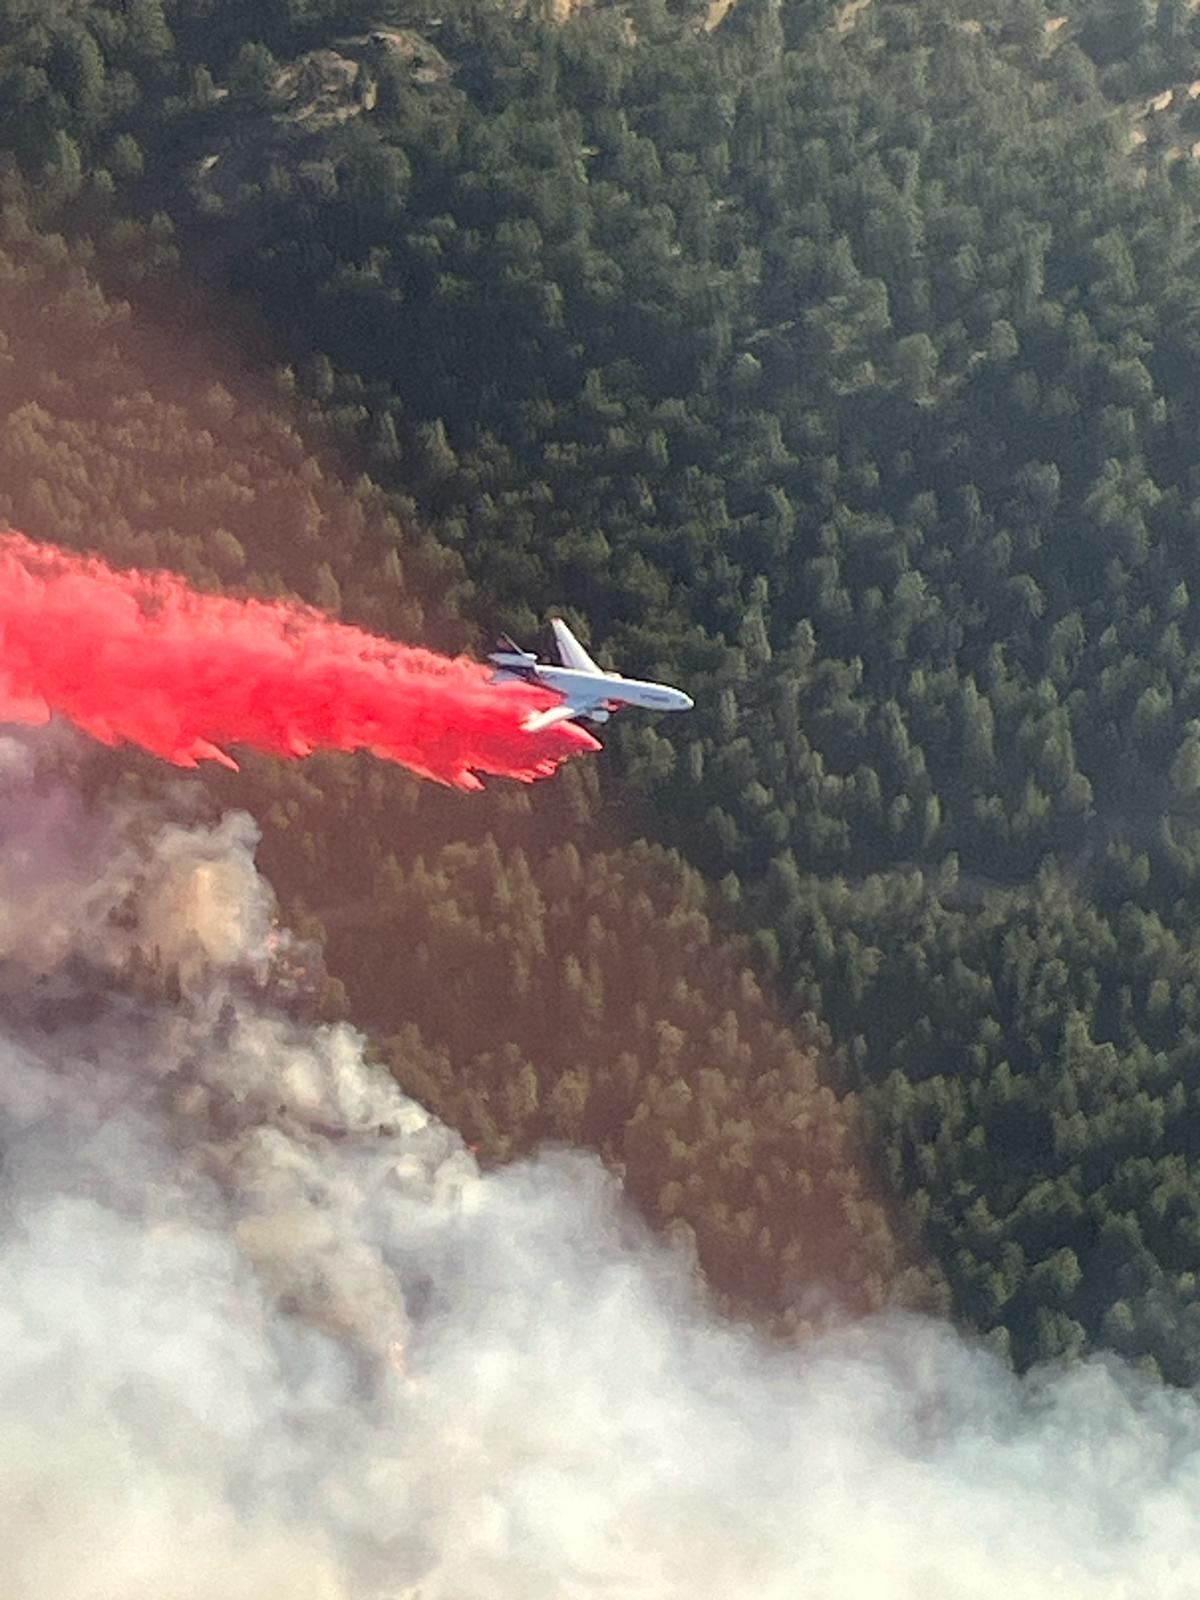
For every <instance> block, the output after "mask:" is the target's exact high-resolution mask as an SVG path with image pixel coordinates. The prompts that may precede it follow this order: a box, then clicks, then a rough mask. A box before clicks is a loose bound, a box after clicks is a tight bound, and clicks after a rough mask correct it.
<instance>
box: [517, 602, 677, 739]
mask: <svg viewBox="0 0 1200 1600" xmlns="http://www.w3.org/2000/svg"><path fill="white" fill-rule="evenodd" d="M551 626H552V627H553V629H554V638H555V642H556V643H557V645H558V654H559V658H560V660H561V661H562V666H560V667H556V666H552V665H551V666H547V665H545V664H544V663H542V662H540V661H539V660H538V658H537V656H536V655H534V654H533V653H532V651H529V650H522V649H521V647H520V645H516V644H514V643H513V642H512V640H511V639H510V638H509V637H508V636H507V634H502V635H501V636H500V648H499V649H498V650H494V651H493V652H492V653H491V655H490V656H489V657H488V659H489V660H490V661H494V662H495V664H496V666H497V667H498V668H499V669H500V670H499V671H498V672H496V673H494V674H493V677H492V682H493V683H504V682H505V681H506V680H509V679H512V678H522V679H524V681H525V682H526V683H537V684H540V685H541V686H542V688H543V689H552V690H554V692H555V693H556V694H561V695H562V696H563V700H562V704H561V705H557V706H551V707H550V709H549V710H548V711H535V712H534V714H533V716H531V717H529V718H528V719H527V720H526V722H525V724H524V727H525V732H526V733H537V732H538V730H539V729H541V728H549V727H551V726H552V725H553V724H554V723H556V722H570V721H573V720H574V719H575V718H577V717H586V718H587V719H588V721H589V722H607V721H608V719H609V717H610V716H612V714H613V712H614V711H619V710H620V709H621V707H622V706H641V707H643V708H644V709H645V710H647V711H690V710H691V708H692V706H693V704H694V701H693V700H692V697H691V695H688V694H684V692H683V690H682V689H672V688H670V687H669V686H668V685H667V684H665V683H644V682H643V681H642V680H641V679H640V678H623V677H622V676H621V674H620V673H619V672H605V671H604V670H603V669H602V668H600V667H598V666H597V665H596V663H595V662H594V661H593V660H592V658H591V656H590V655H588V653H587V651H586V650H585V649H584V648H583V646H582V645H581V644H580V642H579V640H578V639H577V638H576V637H575V635H574V634H573V633H572V632H571V630H570V628H568V627H567V625H566V623H565V622H564V621H563V620H562V618H561V617H555V618H553V620H552V622H551Z"/></svg>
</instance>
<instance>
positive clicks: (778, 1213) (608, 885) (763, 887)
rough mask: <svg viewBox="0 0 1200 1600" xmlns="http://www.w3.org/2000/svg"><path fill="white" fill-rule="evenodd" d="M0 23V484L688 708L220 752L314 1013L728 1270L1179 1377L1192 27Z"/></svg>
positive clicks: (1189, 799) (114, 532)
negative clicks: (362, 1025) (243, 754)
mask: <svg viewBox="0 0 1200 1600" xmlns="http://www.w3.org/2000/svg"><path fill="white" fill-rule="evenodd" d="M0 45H2V47H3V48H2V51H0V89H2V91H3V93H2V94H0V145H2V146H3V147H4V148H6V149H7V150H9V151H10V152H11V158H10V160H9V163H8V165H7V167H6V169H5V173H4V185H5V191H6V200H7V205H6V209H5V212H4V224H3V226H4V235H3V238H2V239H0V249H2V250H3V252H4V254H3V281H2V283H0V327H2V328H3V330H4V333H5V338H6V345H5V347H4V349H3V351H2V352H0V355H2V357H3V367H2V369H0V389H2V391H3V398H4V412H5V417H4V422H3V425H2V429H0V460H2V463H3V472H2V473H0V496H3V498H2V499H0V509H2V510H3V512H4V514H5V515H7V516H8V517H9V518H10V519H11V520H12V521H13V522H15V523H17V524H19V525H21V526H23V527H24V528H25V529H26V530H27V531H28V532H30V533H31V534H33V535H35V536H39V537H44V538H53V539H58V540H60V541H62V542H66V543H72V544H85V545H86V544H94V545H97V546H99V547H100V548H101V549H103V550H104V552H105V553H106V554H108V555H110V556H111V557H112V558H114V559H118V560H127V561H135V560H136V561H151V560H156V561H162V562H165V563H169V564H170V565H172V566H175V567H176V568H178V569H179V570H181V571H184V572H186V573H187V574H188V575H189V576H190V577H192V578H193V579H195V580H196V581H200V582H204V583H209V584H216V583H222V584H228V585H235V586H238V587H241V588H248V589H254V590H257V591H258V592H273V593H280V592H296V593H300V594H303V595H304V596H305V597H306V598H309V599H313V600H316V601H317V602H318V603H320V604H322V605H325V606H327V607H329V608H330V609H332V610H335V611H338V612H340V614H342V615H344V616H346V617H347V618H351V619H353V620H355V621H360V622H364V623H366V624H368V625H370V626H375V627H380V628H385V629H387V630H389V631H391V632H394V633H397V634H399V635H401V636H404V637H408V638H422V639H425V640H427V641H429V642H431V643H435V644H439V645H442V646H447V647H460V646H463V645H466V644H473V645H475V646H478V644H479V642H480V641H481V639H482V637H483V632H484V630H486V629H489V628H490V627H492V626H493V625H500V626H505V627H508V628H510V629H512V630H513V631H515V632H516V633H517V634H518V635H519V636H522V637H524V638H525V639H527V640H532V639H533V637H534V635H535V634H536V632H537V629H538V625H539V623H540V622H541V621H542V619H543V618H544V616H545V614H546V612H547V611H548V610H549V609H550V608H564V609H565V610H566V613H567V615H568V616H570V617H571V618H572V620H574V621H577V622H578V623H579V626H580V630H581V632H582V633H583V634H584V636H585V637H590V638H591V639H592V640H593V641H594V642H595V644H596V646H597V649H598V652H599V654H600V657H601V659H602V660H612V661H614V662H619V663H620V664H622V665H623V666H628V667H629V668H630V669H631V670H636V671H639V672H643V673H646V674H649V675H654V676H662V677H666V678H670V679H672V680H674V681H679V682H684V683H686V684H687V686H688V688H689V690H691V691H692V692H693V693H694V694H695V695H696V698H697V709H696V711H694V712H693V713H691V714H690V715H689V716H688V717H687V718H683V719H677V720H676V721H672V722H670V723H667V722H663V723H661V724H652V723H650V722H648V721H646V720H638V719H637V718H635V717H630V718H629V719H627V721H626V722H625V723H624V724H621V723H617V724H615V725H613V727H612V729H611V732H606V736H605V737H606V741H607V744H608V749H607V751H606V752H605V754H604V756H603V757H601V758H599V759H598V760H597V761H596V762H594V763H592V764H590V765H588V766H587V767H580V768H578V769H576V770H574V771H571V772H569V773H567V774H565V775H564V776H563V778H562V779H560V780H558V781H557V782H556V783H555V784H552V785H546V786H544V788H543V789H541V790H539V791H537V792H535V793H532V794H529V795H526V794H524V793H519V794H506V793H504V792H501V791H494V792H493V793H492V795H491V796H490V797H489V798H487V799H485V800H482V801H479V802H477V803H475V804H474V805H471V804H464V803H463V802H462V801H461V800H460V799H458V798H457V797H453V796H443V795H441V794H439V793H437V792H436V791H430V790H428V789H427V788H422V787H420V786H418V785H415V784H413V783H410V782H409V781H408V780H406V779H403V778H401V777H399V776H397V775H395V774H384V773H380V772H379V771H378V770H377V768H375V767H374V766H373V765H372V764H371V763H370V762H367V761H362V762H358V761H353V762H352V761H339V762H334V761H329V760H320V761H314V762H311V763H308V764H306V765H305V766H303V767H295V768H291V767H286V768H285V767H281V766H279V765H278V764H269V763H248V777H247V778H245V779H243V780H234V779H232V778H230V777H228V776H226V775H218V776H217V777H216V778H215V779H213V780H212V786H213V788H214V791H215V792H217V793H219V794H220V796H221V798H222V799H223V800H227V801H232V802H235V803H242V804H249V805H250V806H251V809H253V810H254V811H255V812H256V814H257V815H258V816H260V818H261V819H262V821H263V825H264V828H265V830H266V832H265V838H264V846H263V859H264V863H265V864H266V866H267V869H268V871H269V872H270V873H271V874H272V876H273V877H274V879H275V881H276V882H277V883H278V884H279V886H280V889H281V892H282V894H283V896H284V902H285V909H286V910H287V913H288V915H289V916H290V917H292V918H293V919H294V920H298V921H299V922H300V924H301V925H302V926H303V927H304V928H305V929H307V930H308V931H310V932H312V933H313V934H314V935H316V936H317V937H319V938H321V939H323V941H324V943H325V949H326V959H327V962H328V966H329V970H330V972H331V974H333V976H334V979H335V980H337V981H336V982H331V984H330V986H329V993H328V995H327V1004H328V1005H329V1006H330V1007H336V1006H337V1005H340V1004H344V1005H346V1006H347V1007H348V1008H349V1010H350V1012H351V1014H352V1015H354V1016H355V1017H356V1018H359V1019H361V1020H363V1021H364V1022H366V1023H369V1024H370V1025H371V1026H372V1027H373V1028H375V1029H376V1030H377V1032H378V1034H379V1037H380V1039H381V1040H386V1043H384V1044H382V1045H381V1048H383V1049H384V1050H386V1052H387V1053H388V1054H389V1057H390V1059H392V1061H393V1065H394V1066H395V1069H396V1070H397V1072H398V1074H399V1075H400V1077H401V1080H402V1081H404V1082H406V1086H409V1087H411V1088H412V1089H413V1091H414V1092H416V1093H419V1094H420V1095H421V1096H422V1098H424V1099H426V1100H427V1101H428V1102H429V1103H430V1104H431V1105H432V1106H433V1107H434V1108H435V1109H437V1110H439V1111H441V1112H442V1113H443V1114H445V1115H447V1116H450V1117H451V1118H453V1119H454V1120H456V1121H457V1122H458V1124H459V1125H460V1126H462V1127H463V1128H464V1130H465V1131H466V1132H467V1134H468V1137H471V1138H472V1139H473V1140H475V1141H477V1142H479V1143H480V1145H481V1147H483V1148H484V1151H485V1153H486V1154H487V1155H488V1156H491V1157H496V1158H501V1157H504V1156H506V1155H508V1154H511V1153H513V1152H515V1151H519V1150H522V1149H526V1148H528V1147H529V1146H530V1144H531V1143H533V1142H534V1141H536V1140H538V1139H541V1138H545V1137H560V1138H567V1139H573V1140H582V1141H586V1142H588V1143H591V1144H593V1145H595V1146H596V1147H597V1148H599V1149H601V1150H602V1151H603V1152H604V1154H605V1155H606V1157H607V1158H608V1159H610V1160H611V1161H613V1162H615V1163H620V1164H621V1166H622V1167H623V1169H624V1171H625V1175H626V1182H627V1184H628V1186H629V1188H630V1189H631V1192H633V1193H634V1194H635V1196H636V1197H637V1198H638V1200H639V1202H640V1203H641V1204H642V1205H643V1206H644V1207H645V1208H646V1209H647V1211H648V1212H649V1214H650V1215H652V1216H654V1217H655V1218H657V1219H658V1220H659V1221H661V1222H662V1223H664V1224H666V1225H670V1226H672V1227H676V1228H683V1229H689V1230H690V1231H691V1235H692V1237H694V1238H695V1241H696V1246H697V1251H698V1256H699V1260H700V1262H701V1263H702V1265H703V1267H704V1269H705V1271H706V1272H707V1274H708V1276H709V1279H710V1281H711V1282H712V1284H713V1286H714V1288H715V1289H716V1290H717V1291H718V1292H719V1293H721V1294H723V1295H725V1296H727V1297H728V1298H729V1300H730V1302H731V1303H733V1304H736V1305H738V1306H739V1307H743V1306H745V1307H753V1308H754V1309H756V1310H757V1311H759V1312H760V1313H761V1314H763V1315H765V1316H767V1317H768V1318H785V1319H786V1316H787V1313H788V1311H789V1309H792V1310H793V1311H794V1308H795V1306H796V1305H797V1304H798V1301H799V1290H800V1286H801V1285H802V1284H803V1283H805V1282H806V1281H808V1280H810V1279H811V1278H812V1277H813V1276H817V1277H821V1278H824V1280H825V1281H827V1282H829V1283H830V1284H832V1285H834V1286H835V1287H836V1288H837V1289H838V1291H839V1292H841V1293H842V1294H843V1295H845V1296H846V1298H847V1299H848V1301H849V1302H850V1303H853V1304H879V1303H882V1302H884V1301H886V1300H887V1299H889V1298H893V1299H900V1300H902V1301H906V1302H907V1303H921V1304H931V1303H932V1304H939V1303H941V1298H942V1281H943V1279H944V1284H945V1286H946V1289H945V1298H946V1300H947V1303H948V1304H949V1305H950V1307H951V1308H952V1309H953V1312H954V1313H955V1314H956V1315H957V1316H959V1317H960V1318H962V1319H963V1320H964V1321H966V1322H968V1323H970V1324H973V1325H974V1326H976V1327H977V1328H979V1329H980V1330H981V1331H983V1332H985V1333H987V1334H988V1335H990V1336H991V1337H992V1338H993V1339H994V1341H995V1342H997V1343H998V1344H1000V1345H1001V1346H1002V1347H1005V1348H1007V1349H1009V1350H1010V1351H1011V1353H1012V1355H1013V1357H1014V1359H1015V1360H1016V1361H1017V1362H1018V1363H1020V1364H1025V1363H1027V1362H1029V1361H1031V1360H1034V1359H1038V1358H1042V1357H1053V1356H1057V1355H1061V1354H1070V1353H1074V1352H1077V1351H1079V1350H1082V1349H1084V1348H1087V1347H1089V1346H1093V1345H1105V1346H1109V1347H1112V1348H1115V1349H1117V1350H1120V1351H1122V1352H1123V1353H1126V1354H1128V1355H1131V1356H1134V1357H1136V1358H1140V1359H1144V1360H1145V1361H1147V1362H1155V1363H1157V1365H1158V1367H1159V1368H1160V1370H1161V1371H1162V1372H1163V1373H1164V1375H1165V1376H1167V1377H1168V1378H1169V1379H1171V1380H1172V1381H1180V1382H1193V1381H1195V1380H1196V1378H1197V1377H1200V1371H1198V1370H1197V1359H1198V1358H1197V1356H1196V1355H1195V1353H1194V1351H1195V1349H1196V1343H1195V1340H1194V1339H1193V1338H1192V1337H1191V1334H1192V1331H1193V1328H1194V1326H1195V1323H1196V1321H1197V1319H1200V1284H1198V1283H1197V1278H1196V1273H1197V1271H1200V1173H1198V1171H1197V1165H1196V1164H1197V1160H1198V1158H1200V939H1198V938H1197V936H1196V932H1195V926H1194V924H1195V913H1194V906H1195V900H1196V887H1197V884H1198V880H1200V571H1198V570H1197V568H1198V565H1200V556H1198V554H1197V552H1198V551H1200V544H1198V534H1200V470H1198V467H1200V462H1198V460H1197V456H1198V452H1200V405H1198V404H1197V400H1196V398H1195V397H1196V392H1197V377H1198V376H1200V276H1198V274H1200V259H1198V253H1197V244H1198V241H1200V234H1198V229H1197V225H1198V222H1200V159H1198V156H1197V155H1196V154H1193V150H1196V151H1197V152H1200V94H1197V93H1193V89H1194V88H1195V87H1196V86H1197V84H1198V83H1200V18H1197V16H1196V15H1195V14H1194V13H1193V11H1192V9H1191V7H1190V6H1189V5H1188V4H1186V3H1173V0H1161V3H1159V4H1155V3H1153V0H1132V3H1131V0H1092V3H1089V4H1085V5H1082V6H1077V7H1075V8H1074V9H1073V10H1071V11H1067V12H1062V11H1059V10H1057V9H1056V8H1052V7H1048V6H1045V5H1043V4H1042V3H1041V0H987V3H982V0H981V3H972V0H921V3H920V4H904V3H900V0H866V3H863V0H851V3H846V4H840V5H828V4H820V3H818V0H783V3H779V0H739V3H737V4H735V5H733V6H731V7H728V8H725V7H722V6H721V5H720V4H714V5H711V6H709V5H701V6H689V5H682V6H680V5H676V6H670V5H666V4H662V3H657V0H631V3H629V4H621V5H600V4H598V5H595V6H589V7H584V8H582V9H579V10H578V11H575V12H571V13H570V14H566V13H565V11H564V13H563V14H560V13H559V12H557V11H554V12H543V10H542V8H540V7H532V8H513V7H509V6H505V5H502V4H499V3H497V0H451V3H450V4H447V5H445V6H439V7H430V8H428V9H423V8H422V7H420V6H417V5H406V4H400V3H393V4H390V5H389V4H388V3H386V0H379V3H377V4H374V5H366V4H349V3H339V0H308V3H306V0H236V3H235V0H207V3H204V0H189V3H188V4H186V5H185V4H183V3H182V0H180V3H179V4H177V5H173V4H171V3H169V0H126V3H124V4H119V3H117V0H106V3H101V0H96V3H93V4H91V5H82V6H80V5H74V6H66V5H64V6H62V7H46V6H38V7H36V8H35V7H31V6H28V5H25V4H19V3H16V0H5V3H3V4H0ZM219 324H223V325H224V328H225V332H226V335H227V337H228V338H229V339H230V342H231V344H232V343H234V342H235V341H236V342H239V343H241V344H243V345H245V344H248V345H249V346H250V348H251V350H252V352H253V357H252V364H253V365H254V366H255V368H256V370H257V371H258V373H259V376H258V378H257V379H255V380H253V381H254V382H256V383H257V384H258V388H257V389H256V390H255V392H254V393H253V394H251V392H250V390H249V389H248V388H247V387H246V385H249V384H251V382H252V379H251V378H250V377H249V376H244V377H243V379H242V380H241V386H239V383H238V382H234V380H233V379H232V378H229V379H227V380H226V381H221V379H220V378H219V376H215V375H214V374H218V373H219V372H220V371H222V370H225V369H224V368H222V366H221V363H222V362H225V363H226V364H228V363H231V362H232V361H233V359H234V358H233V356H232V354H231V353H230V352H229V351H225V352H222V350H221V349H220V348H219V347H218V346H214V345H213V344H212V343H211V339H212V336H213V331H214V328H216V327H218V325H219ZM243 371H244V368H243ZM339 479H344V480H348V481H350V482H352V483H353V487H352V488H347V487H345V484H344V482H341V481H339ZM124 764H125V765H129V763H128V762H125V763H124ZM114 770H115V769H114ZM350 823H352V824H353V825H352V826H348V824H350ZM638 841H649V843H645V842H641V843H639V842H638ZM431 974H437V975H438V979H437V983H438V985H440V986H441V987H440V992H439V988H438V987H436V986H435V984H434V982H433V980H432V978H431ZM473 1017H474V1018H475V1019H477V1020H476V1022H475V1023H474V1024H472V1022H471V1020H470V1019H471V1018H473ZM497 1017H502V1018H503V1025H502V1026H500V1028H499V1031H497ZM789 1029H791V1030H794V1031H793V1032H792V1033H789V1031H788V1030H789Z"/></svg>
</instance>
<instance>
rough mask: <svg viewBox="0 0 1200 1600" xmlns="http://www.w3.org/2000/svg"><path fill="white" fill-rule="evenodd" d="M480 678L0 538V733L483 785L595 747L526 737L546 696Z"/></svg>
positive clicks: (564, 731)
mask: <svg viewBox="0 0 1200 1600" xmlns="http://www.w3.org/2000/svg"><path fill="white" fill-rule="evenodd" d="M488 676H489V674H488V672H487V670H486V669H485V668H484V667H482V666H481V665H479V664H478V663H476V662H471V661H466V660H462V659H458V660H451V659H450V658H448V657H445V656H439V655H435V654H434V653H433V652H432V651H428V650H419V649H414V648H412V647H410V646H406V645H402V644H397V643H395V642H393V641H391V640H387V639H380V638H376V637H375V636H373V635H371V634H368V633H365V632H363V631H362V630H360V629H357V628H351V627H346V626H344V625H343V624H341V623H338V622H334V621H332V620H331V619H330V618H328V617H326V616H323V615H322V614H321V613H320V612H317V611H313V610H311V609H307V608H302V607H300V606H292V605H284V604H270V603H265V602H261V601H248V600H234V599H229V598H227V597H224V596H220V595H205V594H198V593H197V592H196V591H195V590H192V589H190V588H189V587H188V586H187V585H186V584H185V583H184V582H183V581H182V580H181V579H179V578H177V577H173V576H172V575H171V574H169V573H161V572H158V573H149V572H116V571H114V570H113V569H112V568H111V567H109V566H107V565H106V564H105V563H104V562H102V561H100V560H99V559H96V558H87V557H81V556H76V555H71V554H68V553H66V552H64V551H61V550H57V549H55V548H54V547H52V546H48V545H39V544H35V543H33V542H32V541H31V540H29V539H26V538H24V537H23V536H22V535H20V534H16V533H9V534H0V722H10V723H12V722H17V723H29V724H38V723H42V722H45V721H46V720H47V718H48V717H49V716H50V715H51V713H52V712H58V713H60V714H61V715H62V716H64V717H67V718H69V720H70V721H71V722H73V723H75V725H76V726H77V727H79V728H82V729H83V730H84V731H85V732H87V733H89V734H91V735H92V737H93V738H95V739H99V740H101V741H103V742H104V743H105V744H119V743H122V742H124V741H129V742H130V743H133V744H138V745H141V746H142V748H143V749H146V750H150V751H152V752H153V753H154V754H155V755H158V756H162V757H163V758H164V759H166V760H167V761H171V762H174V763H175V765H177V766H181V767H194V766H196V764H197V763H198V762H199V761H203V760H211V761H220V762H224V764H225V765H227V766H233V765H235V763H234V762H233V760H232V759H231V757H230V756H229V755H228V753H227V752H226V750H225V749H224V746H225V745H226V744H244V745H251V746H253V747H254V748H255V749H258V750H263V751H266V752H268V753H270V754H274V755H284V756H305V755H310V754H311V753H312V751H313V750H315V749H329V750H356V749H367V750H370V751H371V752H373V754H375V755H377V756H381V757H383V758H384V759H385V760H388V761H396V762H399V763H400V764H401V765H402V766H405V767H408V768H409V769H410V771H412V772H415V773H418V774H419V775H420V776H421V777H425V778H434V779H436V780H437V781H439V782H441V783H447V784H453V785H456V786H457V787H459V788H462V789H478V788H481V787H482V785H481V784H480V781H479V778H478V776H477V774H478V773H480V772H485V773H491V774H494V775H497V776H502V777H506V778H517V779H519V780H521V781H523V782H531V781H532V780H533V779H535V778H544V777H549V776H550V775H551V774H552V773H553V772H554V771H555V769H556V768H557V767H558V765H559V763H560V762H562V761H564V760H565V759H566V758H567V757H568V756H572V755H579V754H580V753H582V752H583V751H585V750H598V749H599V748H600V746H599V744H598V742H597V741H596V740H595V739H594V738H593V737H592V736H591V734H589V733H587V732H586V731H585V730H584V729H582V728H580V727H578V726H577V725H576V724H574V723H571V722H562V723H558V724H556V725H554V726H553V727H550V728H546V729H543V730H542V731H540V732H538V733H534V734H531V733H527V732H525V731H524V729H523V727H522V724H523V723H524V722H525V720H526V719H527V718H528V717H529V716H530V715H531V713H533V712H535V711H539V710H544V709H545V708H546V707H547V706H550V705H553V704H555V703H556V700H557V697H556V696H554V695H552V694H548V693H547V692H546V691H544V690H540V689H537V688H535V687H531V686H529V685H526V684H523V683H509V684H504V685H503V686H498V685H497V686H493V685H490V684H489V683H488Z"/></svg>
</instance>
